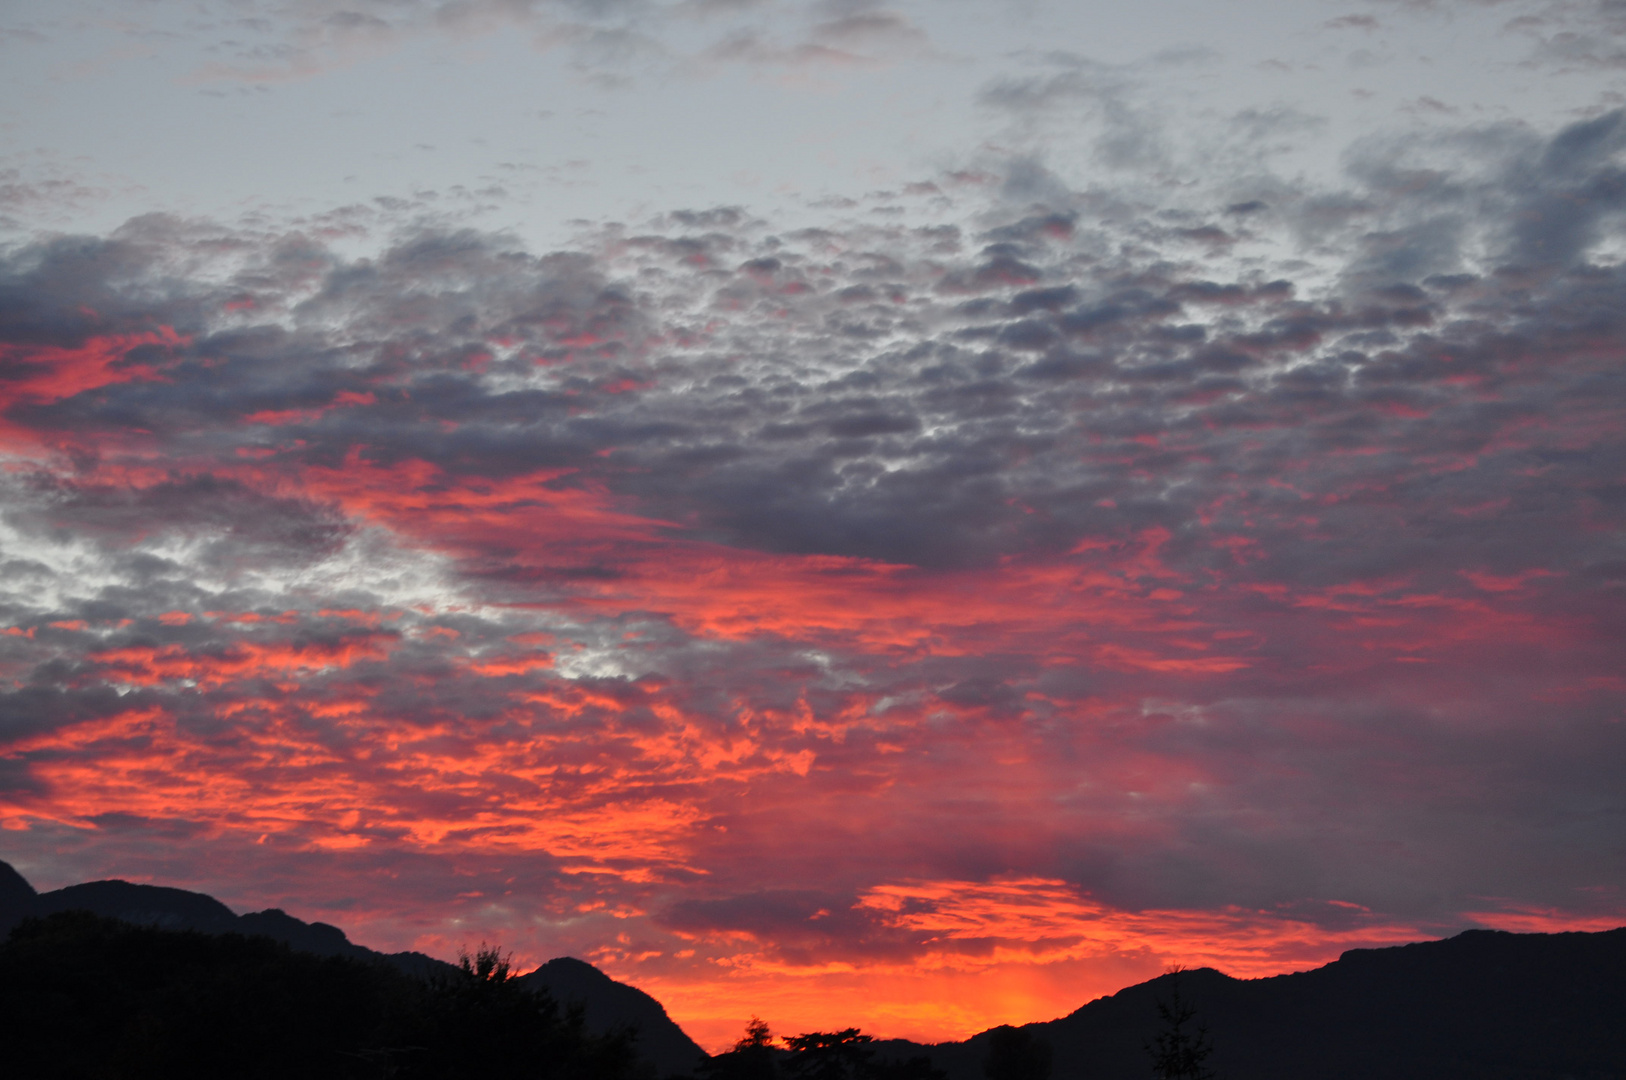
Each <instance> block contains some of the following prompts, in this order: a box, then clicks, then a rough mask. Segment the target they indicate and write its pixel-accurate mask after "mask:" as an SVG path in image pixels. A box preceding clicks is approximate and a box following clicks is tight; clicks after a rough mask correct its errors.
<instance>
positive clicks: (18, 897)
mask: <svg viewBox="0 0 1626 1080" xmlns="http://www.w3.org/2000/svg"><path fill="white" fill-rule="evenodd" d="M67 911H87V912H90V913H91V914H94V915H100V916H102V917H104V918H111V919H118V920H120V921H121V922H126V923H132V924H135V925H138V926H149V927H153V928H156V929H159V930H192V931H198V932H201V933H206V934H243V935H245V936H248V937H265V938H270V939H272V940H273V941H278V942H281V943H282V944H284V945H287V946H288V947H290V948H292V949H294V950H296V951H298V952H303V953H312V954H315V955H317V956H332V957H345V958H349V959H355V960H381V961H384V962H386V963H388V964H390V965H391V966H392V967H394V968H396V969H398V970H400V971H402V972H405V973H406V974H408V975H415V976H419V977H427V976H430V975H436V974H439V975H442V976H446V975H450V974H452V973H453V972H454V971H455V970H456V969H455V967H454V966H453V965H451V964H448V963H445V962H444V961H441V960H436V959H434V958H433V957H430V956H425V955H424V954H423V953H418V952H399V953H380V952H375V951H374V950H372V949H369V948H366V947H365V946H362V945H357V944H356V943H354V942H353V941H351V940H350V939H349V938H348V937H346V936H345V933H344V931H343V930H341V929H339V928H338V927H337V926H330V925H329V924H327V923H321V922H317V923H307V922H305V921H303V920H301V919H297V918H295V917H293V916H292V915H289V914H288V913H287V912H284V911H282V910H281V909H279V908H270V909H268V910H266V911H256V912H252V913H250V914H247V915H238V914H236V913H235V912H233V911H232V910H231V909H230V908H229V907H227V906H226V905H225V904H222V903H221V902H220V901H218V900H216V899H215V898H214V897H212V896H209V895H207V894H205V893H197V892H189V891H188V890H186V889H172V888H166V887H164V886H159V885H139V884H135V883H133V882H128V881H91V882H87V883H85V884H82V885H69V886H68V887H66V888H63V889H56V890H53V891H51V892H46V893H36V892H35V891H34V888H33V886H32V885H30V884H29V883H28V881H27V879H25V878H24V877H23V876H22V875H21V874H19V873H18V872H17V871H16V870H15V869H14V868H13V867H12V866H10V865H9V864H8V863H5V862H3V861H0V940H3V939H4V937H5V935H6V934H9V933H10V932H11V929H12V928H13V927H14V926H16V925H17V924H18V923H20V922H21V921H22V920H23V919H25V918H29V917H43V916H46V915H52V914H56V913H58V912H67ZM521 982H522V984H523V985H525V986H526V987H527V988H529V989H532V990H539V989H545V990H547V991H548V992H549V993H550V994H552V995H553V997H554V999H555V1000H556V1001H558V1002H559V1003H560V1004H562V1005H567V1006H568V1005H573V1004H579V1005H581V1007H582V1010H583V1020H584V1022H585V1026H586V1028H587V1030H588V1031H589V1032H590V1033H592V1034H595V1035H597V1034H607V1033H610V1032H614V1031H624V1030H627V1029H629V1028H630V1029H635V1030H636V1032H637V1041H636V1043H635V1044H634V1049H635V1052H636V1053H637V1054H638V1056H639V1057H641V1058H643V1059H644V1060H645V1061H647V1062H649V1064H650V1065H652V1066H653V1067H654V1068H655V1069H656V1070H657V1072H658V1073H659V1075H661V1076H669V1075H674V1074H686V1073H688V1072H689V1071H690V1070H692V1069H693V1068H694V1067H695V1066H696V1065H697V1064H698V1063H699V1062H700V1061H702V1060H704V1058H705V1052H704V1051H702V1050H701V1049H700V1047H699V1045H698V1044H696V1043H695V1041H694V1040H693V1039H691V1038H689V1036H688V1035H687V1034H685V1033H684V1031H683V1029H682V1028H680V1027H678V1025H677V1024H676V1023H674V1022H673V1021H672V1019H671V1018H670V1017H668V1016H667V1015H666V1010H665V1009H664V1008H663V1007H662V1006H661V1003H660V1002H658V1001H656V1000H655V999H654V998H652V997H650V996H649V995H648V994H646V993H644V992H643V991H642V990H639V989H637V988H635V987H632V986H628V985H627V984H625V983H620V982H616V981H615V980H614V979H611V978H610V977H609V976H608V975H606V974H604V973H603V972H602V971H599V970H598V969H597V968H595V967H593V966H592V965H591V964H588V963H585V962H584V961H581V960H574V959H571V958H568V957H561V958H560V959H557V960H550V961H549V962H548V963H546V964H544V965H542V967H540V968H538V969H537V970H536V971H533V972H531V973H530V974H529V975H527V976H524V977H523V978H522V979H521Z"/></svg>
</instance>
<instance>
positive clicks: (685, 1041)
mask: <svg viewBox="0 0 1626 1080" xmlns="http://www.w3.org/2000/svg"><path fill="white" fill-rule="evenodd" d="M520 982H521V983H522V984H524V985H527V986H530V987H532V988H535V989H542V990H546V991H547V992H548V993H549V994H551V995H553V999H554V1000H555V1001H558V1002H560V1003H561V1004H565V1005H580V1006H581V1007H582V1010H583V1013H584V1016H583V1018H584V1019H585V1020H586V1022H587V1030H588V1031H592V1032H595V1033H598V1032H608V1031H615V1030H619V1029H625V1028H633V1029H636V1030H637V1032H638V1041H637V1043H636V1044H635V1047H636V1049H637V1050H638V1052H639V1054H640V1056H642V1057H643V1058H644V1059H645V1060H648V1061H651V1062H653V1063H654V1065H655V1067H656V1068H657V1069H659V1070H660V1074H661V1075H662V1076H670V1075H674V1074H687V1073H689V1072H691V1071H693V1070H694V1069H695V1068H696V1067H697V1066H698V1065H699V1064H700V1063H701V1062H702V1061H704V1060H705V1058H706V1052H705V1051H704V1050H702V1049H700V1045H699V1044H698V1043H696V1042H695V1041H694V1040H693V1039H691V1038H689V1036H688V1035H687V1034H686V1033H685V1032H684V1030H683V1029H682V1028H680V1027H678V1025H677V1024H676V1023H674V1022H673V1021H672V1018H671V1017H669V1016H667V1015H666V1009H665V1007H664V1006H662V1005H661V1003H660V1002H658V1001H656V1000H655V999H654V998H652V997H650V996H649V995H648V994H646V993H644V992H643V991H642V990H639V989H638V988H637V987H635V986H628V985H627V984H626V983H621V982H616V981H615V980H614V979H612V978H610V977H609V976H608V975H606V974H604V972H602V971H600V970H599V969H598V968H596V967H594V966H593V965H592V964H589V963H587V962H586V961H584V960H577V959H575V958H574V957H569V956H561V957H559V958H558V959H556V960H549V961H548V962H547V963H545V964H543V965H542V966H541V967H539V968H537V969H536V970H535V971H533V972H531V973H530V974H529V975H526V976H523V977H522V978H521V979H520Z"/></svg>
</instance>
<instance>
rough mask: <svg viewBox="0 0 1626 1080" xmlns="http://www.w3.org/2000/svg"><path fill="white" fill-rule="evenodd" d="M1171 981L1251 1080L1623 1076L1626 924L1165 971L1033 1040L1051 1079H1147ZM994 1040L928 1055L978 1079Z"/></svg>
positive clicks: (1228, 1065)
mask: <svg viewBox="0 0 1626 1080" xmlns="http://www.w3.org/2000/svg"><path fill="white" fill-rule="evenodd" d="M1176 982H1178V983H1179V985H1180V991H1181V996H1182V998H1184V999H1185V1000H1187V1001H1189V1002H1192V1003H1194V1004H1195V1005H1196V1007H1197V1019H1198V1020H1199V1021H1200V1022H1202V1023H1204V1024H1206V1025H1207V1027H1208V1029H1209V1031H1210V1034H1211V1036H1212V1040H1213V1045H1214V1055H1213V1057H1212V1058H1211V1059H1210V1061H1209V1064H1211V1065H1212V1066H1213V1067H1214V1068H1215V1069H1216V1071H1217V1072H1218V1073H1219V1074H1220V1075H1221V1076H1229V1077H1233V1078H1236V1077H1245V1078H1247V1080H1290V1078H1292V1080H1299V1078H1302V1077H1306V1076H1314V1077H1317V1078H1320V1080H1370V1078H1372V1077H1385V1078H1387V1080H1411V1078H1416V1080H1423V1078H1425V1077H1427V1078H1429V1080H1449V1078H1456V1077H1460V1078H1463V1080H1467V1078H1469V1077H1472V1078H1474V1080H1493V1078H1507V1080H1515V1078H1517V1080H1548V1078H1551V1080H1558V1078H1560V1077H1568V1078H1575V1080H1581V1078H1597V1080H1601V1078H1605V1077H1609V1078H1620V1077H1626V1040H1623V1039H1622V1038H1621V1033H1622V1032H1623V1031H1626V928H1622V929H1619V930H1610V931H1606V932H1603V933H1596V934H1581V933H1568V934H1510V933H1503V932H1500V931H1492V930H1469V931H1466V932H1465V933H1462V934H1458V935H1457V936H1456V937H1453V938H1449V939H1447V940H1444V941H1428V942H1421V943H1418V944H1413V945H1401V946H1396V947H1394V948H1386V949H1353V950H1351V951H1349V952H1346V953H1344V954H1343V956H1341V957H1340V958H1339V959H1338V960H1336V961H1334V962H1333V963H1331V964H1328V965H1326V966H1325V967H1320V968H1316V969H1315V970H1313V971H1305V972H1299V973H1296V974H1292V975H1278V976H1276V977H1274V978H1269V979H1253V980H1241V979H1233V978H1231V977H1230V976H1228V975H1224V974H1221V973H1220V972H1218V971H1214V970H1212V969H1208V968H1204V969H1200V970H1197V971H1188V972H1184V973H1181V974H1179V975H1165V976H1162V977H1161V978H1158V979H1153V980H1152V981H1150V982H1146V983H1140V984H1139V985H1136V986H1131V987H1129V988H1127V989H1125V990H1121V991H1119V992H1118V993H1116V994H1113V995H1112V996H1111V997H1105V998H1100V999H1098V1000H1096V1001H1092V1002H1090V1003H1089V1004H1088V1005H1085V1006H1084V1007H1083V1008H1081V1009H1078V1010H1077V1011H1076V1012H1074V1013H1072V1014H1071V1015H1069V1016H1065V1017H1063V1018H1061V1019H1059V1020H1052V1021H1050V1022H1048V1023H1041V1024H1029V1025H1026V1026H1025V1030H1027V1031H1030V1032H1032V1033H1033V1034H1034V1035H1036V1036H1038V1037H1040V1038H1043V1039H1045V1040H1047V1041H1048V1042H1049V1043H1050V1044H1051V1046H1052V1047H1053V1048H1054V1051H1055V1066H1056V1067H1055V1073H1054V1076H1055V1077H1056V1078H1057V1080H1063V1078H1067V1080H1071V1078H1074V1077H1081V1078H1088V1080H1145V1078H1146V1077H1147V1076H1148V1075H1149V1074H1150V1068H1149V1060H1148V1057H1147V1054H1146V1051H1145V1049H1144V1047H1145V1045H1146V1044H1147V1043H1148V1042H1149V1041H1150V1040H1151V1039H1152V1037H1153V1036H1154V1034H1156V1032H1157V1030H1158V1016H1157V1005H1156V1002H1157V1000H1158V999H1159V998H1160V997H1161V998H1162V999H1163V1000H1165V1001H1166V1000H1168V999H1169V997H1170V995H1171V994H1172V992H1173V988H1174V985H1175V984H1176ZM988 1040H989V1033H988V1032H983V1033H982V1034H980V1035H976V1036H973V1037H972V1038H971V1039H969V1040H967V1041H966V1042H963V1043H945V1044H940V1045H937V1046H927V1047H920V1046H916V1045H915V1044H911V1043H906V1042H902V1041H889V1042H886V1043H883V1044H880V1047H879V1048H880V1049H881V1050H882V1052H883V1053H886V1054H888V1055H889V1056H900V1057H901V1056H907V1055H909V1054H915V1053H924V1054H926V1055H927V1056H929V1057H930V1058H931V1059H932V1060H933V1063H934V1064H936V1065H937V1066H938V1067H939V1068H942V1069H944V1070H945V1071H946V1072H947V1073H948V1074H949V1076H950V1078H951V1080H982V1077H983V1072H982V1063H983V1061H984V1059H985V1058H986V1057H987V1053H988Z"/></svg>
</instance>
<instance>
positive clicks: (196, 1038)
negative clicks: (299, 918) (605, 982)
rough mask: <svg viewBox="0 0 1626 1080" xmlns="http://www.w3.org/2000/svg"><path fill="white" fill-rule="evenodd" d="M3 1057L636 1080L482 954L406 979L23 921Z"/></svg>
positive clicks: (455, 1078)
mask: <svg viewBox="0 0 1626 1080" xmlns="http://www.w3.org/2000/svg"><path fill="white" fill-rule="evenodd" d="M0 1047H3V1048H4V1049H3V1051H0V1053H3V1055H4V1071H5V1073H6V1075H8V1076H17V1077H29V1078H31V1080H50V1078H57V1077H61V1078H70V1077H71V1078H74V1080H93V1078H101V1077H107V1078H109V1080H112V1078H118V1080H127V1078H128V1080H138V1078H146V1077H152V1078H154V1080H157V1078H164V1080H184V1078H190V1077H197V1078H200V1080H201V1078H205V1077H207V1078H210V1080H225V1078H238V1077H241V1078H260V1077H264V1078H266V1080H272V1078H276V1080H284V1078H288V1077H302V1078H305V1077H308V1078H312V1080H317V1078H345V1080H348V1078H352V1077H354V1078H373V1077H393V1078H401V1080H416V1078H419V1077H423V1078H435V1080H462V1078H465V1077H467V1078H471V1080H472V1078H474V1077H479V1078H481V1080H494V1078H502V1077H528V1078H543V1080H619V1078H623V1077H626V1078H632V1077H635V1076H637V1075H638V1073H639V1070H637V1069H636V1068H635V1064H634V1061H635V1059H634V1057H633V1053H632V1045H631V1039H630V1037H627V1036H624V1035H622V1036H617V1035H605V1036H594V1035H590V1034H588V1033H587V1032H586V1031H585V1030H584V1029H583V1026H582V1022H581V1017H580V1014H579V1013H574V1012H566V1011H562V1010H561V1009H560V1008H559V1007H558V1005H557V1004H555V1003H554V1001H553V1000H552V999H551V998H549V997H547V996H546V995H544V994H536V993H532V992H531V991H530V990H528V989H526V988H524V987H522V986H520V985H519V984H518V982H517V980H515V979H514V978H513V976H512V974H511V972H510V971H509V970H508V965H507V964H506V963H505V962H504V961H503V959H502V958H501V957H500V956H499V955H498V954H497V953H496V952H495V951H494V950H487V949H482V950H481V951H480V952H479V954H478V955H477V956H475V957H473V958H470V957H464V958H463V962H462V964H461V966H460V967H459V968H458V969H456V970H455V971H454V972H453V973H451V974H449V975H447V974H441V975H436V976H434V977H433V978H430V979H417V978H413V977H412V976H409V975H406V974H404V973H402V972H401V971H399V970H397V969H395V968H393V967H390V966H389V965H386V964H383V963H374V962H368V961H364V960H356V959H351V958H347V957H322V956H313V955H310V954H307V953H299V952H295V951H293V950H292V949H290V948H289V947H288V946H286V945H284V944H281V943H279V942H275V941H271V940H269V939H266V938H251V937H244V936H242V935H238V934H220V935H214V934H202V933H196V932H192V931H179V932H177V931H166V930H156V929H152V928H149V927H143V926H133V925H130V924H128V923H123V922H119V921H116V920H113V919H106V918H101V917H99V916H96V915H91V914H88V913H85V912H65V913H61V914H56V915H51V916H48V917H46V918H43V919H29V920H27V921H25V922H24V923H23V924H22V925H20V926H18V927H17V928H16V929H15V930H14V931H13V932H12V934H11V937H10V939H9V940H8V941H7V942H6V943H5V944H4V945H3V946H0Z"/></svg>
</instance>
